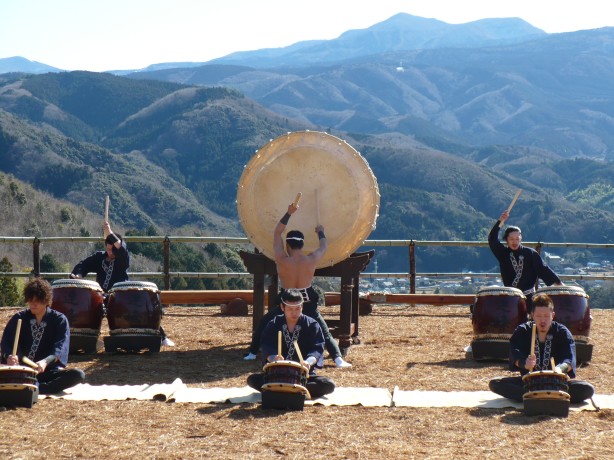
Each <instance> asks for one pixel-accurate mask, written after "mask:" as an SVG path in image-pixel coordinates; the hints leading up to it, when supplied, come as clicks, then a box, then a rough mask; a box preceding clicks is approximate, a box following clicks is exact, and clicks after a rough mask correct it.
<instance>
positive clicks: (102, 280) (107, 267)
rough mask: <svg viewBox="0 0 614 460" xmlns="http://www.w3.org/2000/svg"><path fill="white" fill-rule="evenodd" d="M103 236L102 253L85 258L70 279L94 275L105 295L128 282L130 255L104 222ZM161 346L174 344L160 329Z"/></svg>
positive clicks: (119, 237) (121, 240)
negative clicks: (122, 283)
mask: <svg viewBox="0 0 614 460" xmlns="http://www.w3.org/2000/svg"><path fill="white" fill-rule="evenodd" d="M102 230H103V234H104V243H105V250H104V251H96V252H94V253H93V254H92V255H90V256H88V257H86V258H85V259H83V260H82V261H81V262H79V263H78V264H77V265H75V267H74V268H73V269H72V272H71V274H70V277H71V278H73V279H82V278H85V277H86V276H87V275H88V274H89V273H92V272H94V273H96V282H97V283H98V284H99V285H100V287H101V288H102V290H103V291H104V293H105V304H106V294H107V293H108V292H109V290H110V289H111V288H112V287H113V285H114V284H115V283H119V282H123V281H128V267H130V253H129V252H128V248H127V246H126V242H125V241H124V240H123V239H122V237H121V235H120V234H119V233H113V231H112V230H111V226H110V225H109V223H108V222H105V223H104V224H103V226H102ZM160 335H161V336H162V345H166V346H169V347H172V346H174V345H175V343H174V342H173V341H172V340H171V339H169V338H168V337H167V336H166V333H165V332H164V329H162V327H160Z"/></svg>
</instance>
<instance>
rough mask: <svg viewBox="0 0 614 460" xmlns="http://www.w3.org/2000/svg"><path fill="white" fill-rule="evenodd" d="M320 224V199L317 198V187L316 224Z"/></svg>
mask: <svg viewBox="0 0 614 460" xmlns="http://www.w3.org/2000/svg"><path fill="white" fill-rule="evenodd" d="M318 225H320V200H318V189H316V226H318Z"/></svg>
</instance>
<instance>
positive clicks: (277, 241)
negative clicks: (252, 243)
mask: <svg viewBox="0 0 614 460" xmlns="http://www.w3.org/2000/svg"><path fill="white" fill-rule="evenodd" d="M297 210H298V205H297V204H296V203H292V204H290V205H289V206H288V212H286V214H285V215H284V216H283V217H282V218H281V219H280V220H279V222H277V225H276V226H275V229H274V230H273V250H274V251H275V263H276V266H277V273H278V275H279V279H280V281H281V285H282V286H283V288H282V290H281V293H280V295H281V294H283V292H284V289H299V290H300V292H301V295H302V296H303V301H304V302H305V305H304V307H305V310H304V314H305V315H307V316H309V317H311V318H313V319H315V320H316V321H317V322H318V324H319V325H320V328H321V329H322V333H323V334H324V343H325V345H326V350H327V351H328V354H329V355H330V357H331V358H332V359H333V360H334V362H335V366H337V367H339V368H348V367H352V365H351V364H350V363H348V362H347V361H345V360H344V359H343V356H342V355H341V350H340V349H339V344H338V343H337V341H336V340H335V339H334V338H333V336H332V334H331V332H330V330H329V329H328V325H327V324H326V321H325V320H324V318H323V317H322V315H321V314H320V311H319V310H318V293H317V292H316V290H315V289H314V288H313V287H312V286H311V283H312V281H313V276H314V274H315V270H316V265H317V263H318V262H319V261H320V259H322V257H323V256H324V253H325V252H326V249H327V247H328V243H327V240H326V236H325V235H324V227H323V226H322V225H318V226H317V227H316V229H315V231H316V233H317V234H318V239H319V241H320V246H319V247H318V249H316V250H315V251H313V252H312V253H311V254H304V253H303V245H304V243H305V237H304V235H303V233H302V232H300V231H298V230H292V231H289V232H288V234H287V235H286V244H285V245H284V242H283V238H282V233H283V232H284V230H285V228H286V225H288V221H289V220H290V216H291V215H292V214H294V213H295V212H296V211H297ZM284 248H285V250H284ZM286 251H287V254H286ZM277 300H278V305H279V303H280V300H279V298H278V299H277ZM280 313H281V310H280V309H279V307H278V306H277V307H275V308H273V309H271V310H269V311H268V312H267V313H266V314H265V315H264V316H263V317H262V319H261V320H260V323H259V325H258V327H257V328H256V330H255V331H253V333H252V341H251V344H250V346H249V350H248V352H247V354H246V355H245V356H244V357H243V359H245V360H247V361H251V360H254V359H256V355H257V354H258V351H259V349H260V336H261V335H262V331H263V330H264V328H265V326H266V325H267V323H268V322H269V321H270V320H271V319H272V318H273V317H274V316H276V315H279V314H280ZM323 365H324V364H323V357H321V358H320V360H319V362H318V363H317V367H319V368H322V367H323Z"/></svg>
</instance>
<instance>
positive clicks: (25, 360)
mask: <svg viewBox="0 0 614 460" xmlns="http://www.w3.org/2000/svg"><path fill="white" fill-rule="evenodd" d="M21 360H22V361H23V363H24V364H27V365H28V366H30V367H32V368H34V369H38V364H36V363H35V362H34V361H32V360H31V359H30V358H28V357H27V356H24V357H23V358H21Z"/></svg>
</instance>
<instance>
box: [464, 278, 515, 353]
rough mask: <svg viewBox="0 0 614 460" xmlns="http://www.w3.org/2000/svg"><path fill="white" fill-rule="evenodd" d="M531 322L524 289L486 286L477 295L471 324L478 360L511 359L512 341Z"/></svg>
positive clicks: (473, 346)
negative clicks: (519, 326)
mask: <svg viewBox="0 0 614 460" xmlns="http://www.w3.org/2000/svg"><path fill="white" fill-rule="evenodd" d="M525 321H527V304H526V297H525V296H524V294H523V293H522V291H521V290H520V289H516V288H513V287H502V286H486V287H483V288H481V289H480V290H479V291H478V293H477V294H476V298H475V302H474V305H473V311H472V317H471V323H472V325H473V339H474V340H473V342H472V344H471V348H472V353H473V357H474V358H475V359H505V360H506V359H508V357H509V340H510V338H511V336H512V334H513V332H514V330H515V329H516V327H517V326H518V325H519V324H521V323H524V322H525Z"/></svg>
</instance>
